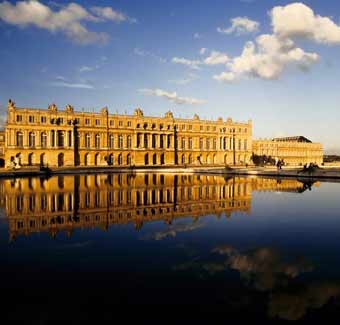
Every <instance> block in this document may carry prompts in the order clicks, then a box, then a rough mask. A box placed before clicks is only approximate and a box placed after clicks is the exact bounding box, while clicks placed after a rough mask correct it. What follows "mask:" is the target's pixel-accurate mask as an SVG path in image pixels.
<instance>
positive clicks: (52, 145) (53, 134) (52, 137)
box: [51, 130, 55, 147]
mask: <svg viewBox="0 0 340 325" xmlns="http://www.w3.org/2000/svg"><path fill="white" fill-rule="evenodd" d="M54 142H55V131H54V130H52V131H51V147H54Z"/></svg>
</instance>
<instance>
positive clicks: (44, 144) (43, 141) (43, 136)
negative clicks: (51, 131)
mask: <svg viewBox="0 0 340 325" xmlns="http://www.w3.org/2000/svg"><path fill="white" fill-rule="evenodd" d="M40 146H41V147H42V148H46V147H47V134H46V133H45V132H43V133H41V135H40Z"/></svg>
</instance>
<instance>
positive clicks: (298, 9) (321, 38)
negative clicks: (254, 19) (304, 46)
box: [270, 3, 340, 44]
mask: <svg viewBox="0 0 340 325" xmlns="http://www.w3.org/2000/svg"><path fill="white" fill-rule="evenodd" d="M270 16H271V19H272V26H273V31H274V33H275V34H276V35H278V36H279V37H284V38H306V39H310V40H313V41H315V42H317V43H325V44H340V26H339V25H337V24H336V23H334V22H333V21H332V20H331V19H330V18H328V17H322V16H319V15H315V14H314V11H313V10H312V9H311V8H309V7H308V6H306V5H304V4H303V3H292V4H289V5H287V6H285V7H281V6H278V7H274V8H273V9H272V11H271V12H270Z"/></svg>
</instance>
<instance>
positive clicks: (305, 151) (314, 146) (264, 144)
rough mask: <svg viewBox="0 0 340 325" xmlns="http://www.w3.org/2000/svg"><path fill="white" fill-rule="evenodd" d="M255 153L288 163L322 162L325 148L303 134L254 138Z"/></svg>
mask: <svg viewBox="0 0 340 325" xmlns="http://www.w3.org/2000/svg"><path fill="white" fill-rule="evenodd" d="M252 143H253V153H254V154H255V155H258V156H267V157H272V158H274V159H276V160H278V159H280V160H283V161H284V162H285V164H287V165H304V164H307V163H315V164H318V165H320V164H322V163H323V148H322V145H321V144H320V143H313V142H312V141H310V140H308V139H307V138H305V137H303V136H296V137H284V138H274V139H269V140H268V139H266V140H253V142H252Z"/></svg>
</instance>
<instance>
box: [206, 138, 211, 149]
mask: <svg viewBox="0 0 340 325" xmlns="http://www.w3.org/2000/svg"><path fill="white" fill-rule="evenodd" d="M206 148H207V150H209V149H210V139H208V138H207V140H206Z"/></svg>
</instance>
